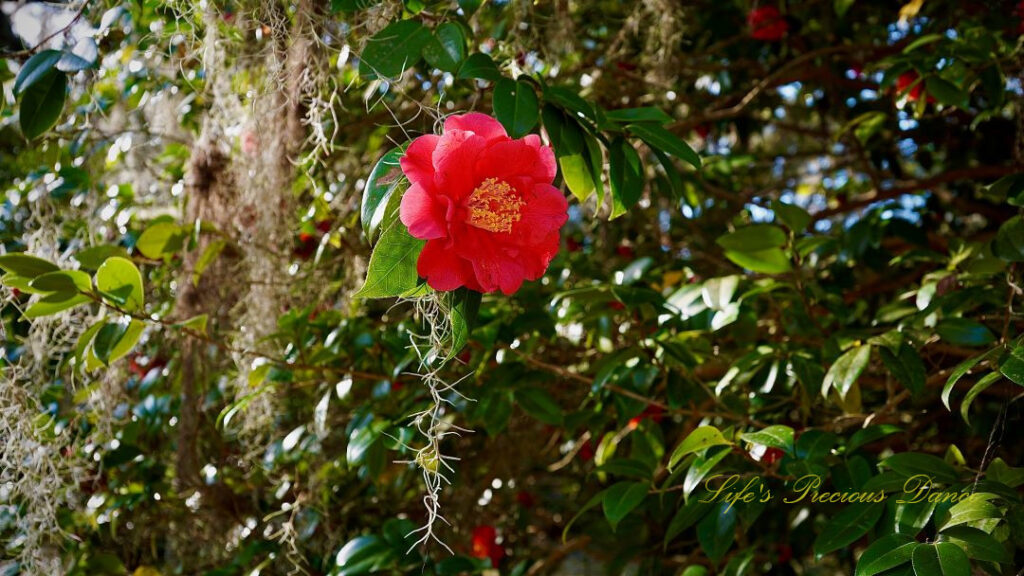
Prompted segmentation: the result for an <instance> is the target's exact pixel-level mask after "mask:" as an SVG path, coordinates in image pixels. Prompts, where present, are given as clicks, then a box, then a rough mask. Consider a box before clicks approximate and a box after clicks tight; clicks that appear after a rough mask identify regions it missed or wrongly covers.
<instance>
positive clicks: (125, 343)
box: [97, 318, 146, 365]
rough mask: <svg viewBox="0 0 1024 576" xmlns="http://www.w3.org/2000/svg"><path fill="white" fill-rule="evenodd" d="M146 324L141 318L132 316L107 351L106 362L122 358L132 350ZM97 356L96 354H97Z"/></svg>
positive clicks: (111, 362)
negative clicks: (115, 341)
mask: <svg viewBox="0 0 1024 576" xmlns="http://www.w3.org/2000/svg"><path fill="white" fill-rule="evenodd" d="M145 327H146V325H145V323H143V322H142V321H141V320H137V319H135V318H133V319H132V320H131V321H130V322H129V323H128V327H127V328H125V330H124V333H123V334H121V337H120V338H119V339H118V341H117V343H116V344H114V346H113V347H112V348H111V349H110V350H109V351H108V352H107V358H106V363H107V364H108V365H109V364H113V363H114V362H117V361H118V360H120V359H121V358H124V357H125V356H127V355H128V353H129V352H131V351H132V348H134V347H135V345H136V344H138V342H139V338H140V337H141V336H142V331H143V329H145ZM97 356H98V354H97Z"/></svg>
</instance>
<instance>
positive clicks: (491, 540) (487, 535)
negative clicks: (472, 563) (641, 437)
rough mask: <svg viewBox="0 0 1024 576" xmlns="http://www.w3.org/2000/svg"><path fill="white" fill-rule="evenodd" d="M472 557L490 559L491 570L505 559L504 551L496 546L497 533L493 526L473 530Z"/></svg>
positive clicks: (478, 527)
mask: <svg viewBox="0 0 1024 576" xmlns="http://www.w3.org/2000/svg"><path fill="white" fill-rule="evenodd" d="M473 557H474V558H490V560H491V567H492V568H497V567H498V564H499V563H500V562H501V559H502V558H504V557H505V550H504V549H503V548H502V547H501V546H499V545H498V531H497V530H495V529H494V526H488V525H486V524H485V525H483V526H477V527H476V528H474V529H473Z"/></svg>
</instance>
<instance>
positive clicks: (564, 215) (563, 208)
mask: <svg viewBox="0 0 1024 576" xmlns="http://www.w3.org/2000/svg"><path fill="white" fill-rule="evenodd" d="M522 197H523V199H524V200H526V204H524V205H523V211H522V212H521V219H520V220H519V222H517V223H516V225H515V227H514V228H513V229H512V235H513V237H515V238H516V239H518V240H520V241H521V242H522V243H524V244H530V245H532V244H536V243H537V242H540V241H541V240H543V239H546V238H548V236H549V234H550V233H551V232H552V231H555V232H557V231H558V230H559V229H560V228H561V227H562V225H564V224H565V222H566V220H568V219H569V213H568V211H569V202H568V201H567V200H566V199H565V196H564V195H562V193H561V192H560V191H559V190H558V188H555V187H554V186H552V185H550V184H535V185H534V186H533V188H532V189H530V190H528V191H526V192H525V193H524V194H523V195H522ZM556 243H557V242H556Z"/></svg>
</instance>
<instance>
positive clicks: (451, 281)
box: [416, 240, 481, 292]
mask: <svg viewBox="0 0 1024 576" xmlns="http://www.w3.org/2000/svg"><path fill="white" fill-rule="evenodd" d="M416 272H417V274H419V275H420V277H421V278H426V279H427V284H429V285H430V287H431V288H433V289H434V290H441V291H447V290H455V289H456V288H461V287H463V286H465V287H466V288H469V289H471V290H476V291H478V292H479V291H481V289H480V283H479V282H478V281H477V279H476V276H475V275H474V274H473V268H472V267H471V266H470V264H469V263H468V262H466V261H465V260H463V259H462V258H459V256H458V255H457V254H456V252H455V250H454V249H453V248H452V246H451V241H450V240H428V241H427V244H426V245H425V246H424V247H423V251H422V252H420V257H419V260H417V261H416Z"/></svg>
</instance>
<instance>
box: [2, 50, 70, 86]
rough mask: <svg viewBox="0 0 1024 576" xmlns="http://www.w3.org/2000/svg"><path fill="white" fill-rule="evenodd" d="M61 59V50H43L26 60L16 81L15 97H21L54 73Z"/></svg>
mask: <svg viewBox="0 0 1024 576" xmlns="http://www.w3.org/2000/svg"><path fill="white" fill-rule="evenodd" d="M60 57H61V52H60V51H59V50H42V51H40V52H37V53H36V54H35V55H33V56H32V57H31V58H29V59H28V60H26V61H25V63H24V64H23V65H22V66H21V70H19V71H18V77H17V78H15V80H14V95H15V96H18V95H20V94H21V93H22V92H24V91H25V90H27V89H29V88H31V87H32V86H35V85H36V84H38V83H39V82H41V81H43V80H44V79H45V78H46V77H47V76H49V75H50V74H51V73H53V72H54V67H55V66H56V65H57V62H58V61H60Z"/></svg>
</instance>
